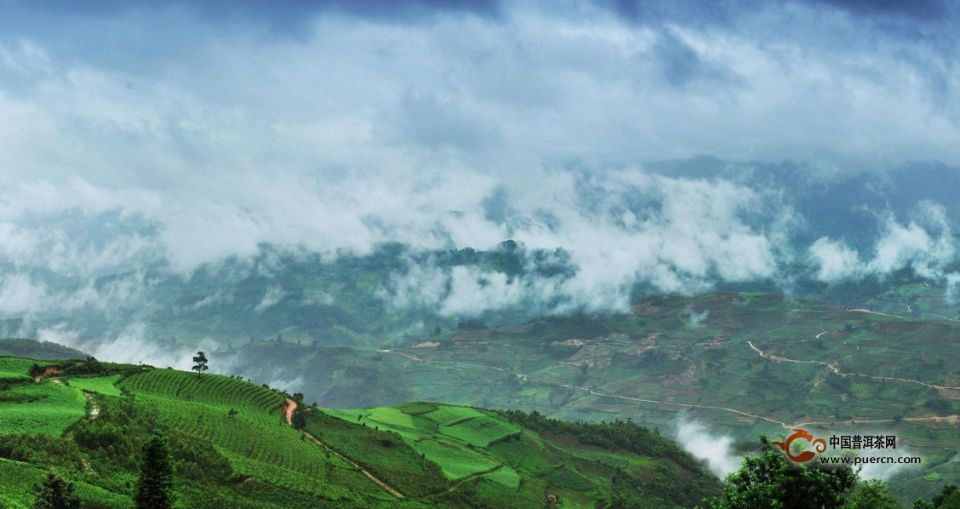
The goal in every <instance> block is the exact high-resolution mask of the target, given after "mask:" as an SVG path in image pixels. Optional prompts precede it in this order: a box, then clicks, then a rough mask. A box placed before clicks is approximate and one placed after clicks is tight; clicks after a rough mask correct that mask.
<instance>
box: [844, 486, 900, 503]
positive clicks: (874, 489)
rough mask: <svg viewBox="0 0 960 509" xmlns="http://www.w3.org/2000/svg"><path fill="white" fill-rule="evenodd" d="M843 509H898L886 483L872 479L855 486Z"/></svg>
mask: <svg viewBox="0 0 960 509" xmlns="http://www.w3.org/2000/svg"><path fill="white" fill-rule="evenodd" d="M843 509H900V502H897V499H896V497H894V496H893V493H891V492H890V487H889V486H887V483H885V482H883V481H881V480H879V479H872V480H869V481H864V482H861V483H860V484H857V487H856V488H854V489H853V493H851V494H850V498H848V499H847V503H846V504H845V505H844V506H843Z"/></svg>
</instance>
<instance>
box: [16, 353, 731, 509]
mask: <svg viewBox="0 0 960 509" xmlns="http://www.w3.org/2000/svg"><path fill="white" fill-rule="evenodd" d="M35 363H37V361H35V360H33V359H22V358H13V357H0V369H2V370H3V373H4V376H3V380H4V381H3V385H2V386H0V506H3V507H9V508H29V507H32V499H33V487H34V486H36V485H37V483H38V482H39V481H40V479H41V477H42V476H43V475H44V473H45V472H46V471H47V470H48V469H51V468H52V469H54V470H56V471H57V472H58V473H59V474H60V475H62V476H63V477H65V478H67V479H68V480H70V481H72V482H74V483H76V486H77V492H78V494H79V495H80V497H81V498H82V499H83V500H84V504H85V505H84V507H97V508H128V507H132V500H131V496H132V494H133V490H134V486H135V483H136V479H137V475H138V473H137V472H138V471H137V465H138V461H139V454H140V450H141V448H142V446H143V444H144V443H146V441H147V440H149V439H150V438H151V437H152V436H154V435H155V434H160V435H162V436H165V437H166V439H167V440H168V442H169V444H170V448H171V455H172V460H173V461H172V463H173V466H174V472H175V477H174V492H175V493H174V494H175V499H176V502H177V507H183V508H188V507H189V508H203V507H211V508H213V507H231V508H234V507H235V508H278V509H279V508H284V509H287V508H316V507H338V508H340V507H348V508H349V507H358V508H360V507H363V508H367V507H410V508H419V507H450V508H454V507H503V508H511V507H516V508H529V507H539V506H541V505H543V504H544V501H545V500H546V496H547V495H549V494H554V495H557V496H558V497H559V499H560V500H561V504H560V507H571V508H576V507H582V508H594V507H606V506H607V505H608V504H609V503H610V502H611V501H612V500H614V499H617V500H631V501H632V503H634V504H637V507H654V506H656V507H689V506H691V505H692V504H694V503H696V502H697V501H698V500H700V498H702V497H703V496H705V495H709V494H714V493H716V492H717V490H718V488H719V483H718V481H717V480H716V479H715V478H713V477H712V476H711V475H710V474H708V473H707V472H706V471H705V470H704V468H703V467H702V465H701V464H700V463H698V462H697V461H695V460H693V459H692V458H691V457H690V456H688V455H686V454H685V453H683V452H682V451H681V450H680V449H679V448H678V447H677V446H676V445H675V444H673V443H672V442H670V441H669V440H666V439H664V438H661V437H659V436H658V435H657V434H655V433H653V432H650V431H648V430H646V429H643V428H639V427H637V426H634V425H632V424H627V423H617V424H610V425H604V426H606V427H603V426H599V425H585V424H580V425H570V426H571V428H570V429H568V430H559V429H557V428H556V426H553V427H551V426H540V427H538V426H531V425H530V423H531V422H533V423H537V422H540V421H538V420H537V419H541V420H542V418H539V417H538V416H536V415H534V416H530V415H527V414H521V413H516V414H503V413H496V412H490V411H486V410H480V409H476V408H470V407H463V406H452V405H443V404H436V403H423V402H421V403H409V404H404V405H399V406H396V407H377V408H368V409H360V410H332V409H322V408H318V407H313V406H307V405H303V404H300V405H298V406H297V407H296V408H294V406H293V405H296V403H292V402H293V401H294V400H292V399H291V398H290V396H288V395H285V394H284V393H282V392H279V391H277V390H274V389H271V388H268V387H266V386H258V385H255V384H252V383H249V382H247V381H244V380H242V379H239V378H236V377H228V376H217V375H206V374H205V375H202V376H198V375H197V374H195V373H187V372H181V371H175V370H172V369H154V368H145V367H141V366H124V365H113V364H105V363H99V362H96V361H92V360H88V361H64V362H58V363H53V364H51V366H55V367H56V368H57V369H59V370H60V371H58V372H51V373H50V374H49V375H48V376H47V377H45V378H43V379H41V380H40V381H39V382H35V381H34V380H33V379H32V378H30V377H29V376H28V373H29V370H30V368H31V367H32V366H33V365H34V364H35ZM285 410H290V413H291V415H299V416H302V418H303V424H304V430H303V431H298V430H297V429H294V427H292V426H291V425H290V424H291V422H294V421H292V420H290V421H288V418H287V416H286V415H285ZM531 419H533V420H532V421H531ZM525 422H526V423H527V424H526V425H525V424H524V423H525ZM550 422H553V421H550ZM584 426H586V427H587V428H588V429H590V430H593V431H594V432H595V433H600V434H603V433H607V434H610V435H612V436H616V437H619V439H620V442H617V443H615V444H614V443H612V442H611V443H610V444H607V445H606V446H603V445H598V444H597V443H594V442H592V441H591V440H590V439H589V437H590V436H592V435H591V434H590V433H584V432H583V429H581V428H582V427H584ZM624 480H626V481H627V482H626V483H625V482H624ZM625 484H627V485H631V486H641V487H642V489H641V490H636V489H633V490H630V491H629V492H625V491H624V489H623V486H624V485H625ZM680 486H683V487H684V489H678V488H679V487H680ZM625 497H626V498H625Z"/></svg>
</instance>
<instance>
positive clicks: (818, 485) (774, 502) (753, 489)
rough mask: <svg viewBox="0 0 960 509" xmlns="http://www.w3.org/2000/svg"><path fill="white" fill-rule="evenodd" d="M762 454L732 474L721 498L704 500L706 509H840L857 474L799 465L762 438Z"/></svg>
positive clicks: (843, 470)
mask: <svg viewBox="0 0 960 509" xmlns="http://www.w3.org/2000/svg"><path fill="white" fill-rule="evenodd" d="M761 443H762V448H761V451H760V454H758V455H756V456H748V457H747V458H745V459H744V460H743V463H742V464H741V465H740V469H739V470H737V471H736V472H734V473H732V474H730V475H729V476H728V477H727V479H726V481H725V482H724V485H723V492H722V493H721V495H720V496H719V497H714V498H711V499H707V500H705V501H704V502H703V503H701V505H700V507H702V508H704V509H768V508H770V507H778V508H782V509H840V508H842V507H844V503H846V500H847V497H848V495H849V494H850V490H852V489H853V487H854V486H855V485H856V484H857V474H856V473H855V472H854V471H853V470H851V469H850V467H827V466H824V465H821V464H819V463H817V462H814V463H813V465H810V466H807V465H797V464H794V463H792V462H790V461H789V460H788V459H787V458H786V457H785V456H784V455H783V454H782V453H781V452H780V451H777V450H776V449H774V448H773V446H771V445H770V443H769V442H768V441H767V439H766V438H765V437H761Z"/></svg>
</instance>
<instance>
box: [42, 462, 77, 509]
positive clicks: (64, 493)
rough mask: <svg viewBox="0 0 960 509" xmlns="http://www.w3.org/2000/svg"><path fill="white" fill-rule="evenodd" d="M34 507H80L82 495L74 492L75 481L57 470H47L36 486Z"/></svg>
mask: <svg viewBox="0 0 960 509" xmlns="http://www.w3.org/2000/svg"><path fill="white" fill-rule="evenodd" d="M36 495H37V501H36V502H34V504H33V508H34V509H80V497H78V496H77V495H76V493H74V489H73V483H72V482H69V481H67V480H65V479H64V478H62V477H60V476H59V475H57V474H56V473H55V472H53V471H50V472H47V475H46V476H44V478H43V481H42V482H41V483H40V485H38V486H37V488H36Z"/></svg>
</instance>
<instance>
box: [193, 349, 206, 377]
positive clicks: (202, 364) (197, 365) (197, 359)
mask: <svg viewBox="0 0 960 509" xmlns="http://www.w3.org/2000/svg"><path fill="white" fill-rule="evenodd" d="M193 370H194V371H196V372H197V376H200V374H201V373H203V372H204V371H206V370H207V356H206V355H204V354H203V352H197V355H196V356H194V357H193Z"/></svg>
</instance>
